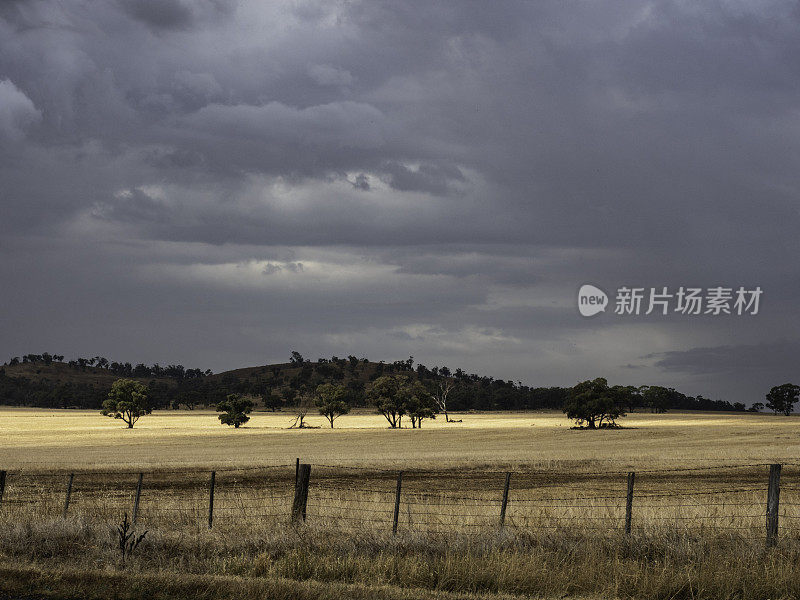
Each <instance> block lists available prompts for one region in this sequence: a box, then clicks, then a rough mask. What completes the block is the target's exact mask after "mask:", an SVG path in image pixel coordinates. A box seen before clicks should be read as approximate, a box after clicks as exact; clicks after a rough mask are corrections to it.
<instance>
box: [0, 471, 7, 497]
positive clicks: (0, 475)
mask: <svg viewBox="0 0 800 600" xmlns="http://www.w3.org/2000/svg"><path fill="white" fill-rule="evenodd" d="M5 491H6V471H0V504H2V503H3V494H4V493H5Z"/></svg>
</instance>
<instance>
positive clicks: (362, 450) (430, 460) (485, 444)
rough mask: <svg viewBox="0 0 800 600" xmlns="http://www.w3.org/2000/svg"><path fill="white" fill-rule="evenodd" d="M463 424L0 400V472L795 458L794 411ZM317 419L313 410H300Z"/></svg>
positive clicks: (545, 416) (501, 418) (798, 439)
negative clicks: (3, 404) (410, 426)
mask: <svg viewBox="0 0 800 600" xmlns="http://www.w3.org/2000/svg"><path fill="white" fill-rule="evenodd" d="M455 416H456V418H460V419H463V423H452V424H448V423H445V422H444V421H443V420H442V419H441V418H439V419H436V420H435V421H426V422H425V426H424V428H423V429H422V430H406V429H404V430H402V431H397V430H390V429H387V428H386V422H385V420H384V419H383V417H381V416H380V415H374V414H370V413H368V412H360V413H357V414H354V415H346V416H344V417H341V418H340V419H339V420H337V422H336V429H333V430H331V429H327V428H325V427H322V428H320V429H310V430H304V431H297V430H288V429H287V428H288V426H289V425H290V424H291V422H292V420H293V419H292V416H291V414H289V413H277V414H273V413H256V414H254V415H253V416H252V419H251V421H250V423H248V424H247V426H246V427H243V428H241V429H239V430H233V429H229V428H227V427H224V426H222V425H220V424H219V421H218V420H217V418H216V414H215V413H213V412H209V411H160V412H157V413H154V414H152V415H149V416H146V417H143V418H142V419H141V420H140V421H139V423H137V424H136V428H135V429H133V430H125V429H124V427H122V426H121V425H122V424H121V423H120V422H119V421H114V420H113V419H108V418H106V417H102V416H101V415H100V414H99V413H95V412H90V411H60V410H42V409H9V408H0V431H2V436H0V465H2V468H7V469H14V468H26V469H32V468H42V469H52V468H61V469H77V468H95V467H98V466H103V467H108V466H111V465H123V466H133V467H136V468H155V467H165V466H187V467H207V466H223V465H226V464H227V465H231V464H232V465H237V466H245V465H264V464H288V463H289V462H291V461H292V460H293V459H294V457H296V456H300V457H302V458H303V459H304V460H307V461H309V462H320V463H325V462H330V461H335V462H336V463H337V464H344V465H359V466H380V467H386V468H406V467H408V466H409V465H414V466H416V467H448V468H455V467H463V466H468V467H470V468H472V467H481V466H491V467H492V468H495V467H506V466H519V465H533V464H536V465H542V466H555V465H570V464H581V465H585V464H592V465H594V466H597V467H607V466H609V465H613V466H614V467H626V468H627V467H637V468H643V467H644V466H648V467H653V466H684V465H693V464H698V463H700V464H719V463H723V462H728V463H742V462H780V461H785V460H794V459H795V458H796V457H797V456H800V427H799V426H798V425H799V424H800V421H798V417H782V416H774V415H767V414H763V415H753V414H720V413H691V414H689V413H667V414H665V415H651V414H645V413H634V414H631V415H630V416H628V417H627V418H625V419H623V420H622V424H623V425H624V427H625V428H624V429H620V430H617V431H604V432H586V431H576V430H571V429H570V422H569V421H568V420H566V419H565V418H564V416H563V415H561V414H559V413H554V412H546V413H482V414H459V415H455ZM309 422H310V423H311V424H315V425H320V426H323V425H324V424H325V421H324V419H323V417H319V416H316V417H310V418H309Z"/></svg>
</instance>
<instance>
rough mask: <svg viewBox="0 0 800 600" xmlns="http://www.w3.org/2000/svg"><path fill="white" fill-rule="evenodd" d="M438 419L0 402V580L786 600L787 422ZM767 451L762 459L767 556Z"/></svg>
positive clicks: (799, 424)
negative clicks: (132, 529)
mask: <svg viewBox="0 0 800 600" xmlns="http://www.w3.org/2000/svg"><path fill="white" fill-rule="evenodd" d="M453 417H454V418H455V419H461V420H462V422H461V423H450V424H448V423H445V422H444V421H443V420H441V419H437V420H435V421H426V422H425V424H424V427H423V429H422V430H411V429H403V430H400V431H398V430H390V429H388V428H387V427H386V423H385V421H384V420H383V418H382V417H381V416H380V415H374V414H370V413H368V412H362V413H357V414H353V415H346V416H344V417H342V418H341V419H340V420H338V421H337V422H336V429H333V430H331V429H330V428H326V427H325V424H326V422H325V421H324V419H323V418H322V417H312V418H309V419H308V422H309V423H310V424H312V425H319V426H320V428H319V429H307V430H302V431H299V430H295V429H288V427H289V425H291V423H292V421H293V417H292V415H291V414H289V413H277V414H272V413H255V414H254V415H253V416H252V419H251V421H250V423H248V426H247V427H244V428H241V429H239V430H233V429H229V428H227V427H223V426H221V425H219V423H218V422H217V420H216V415H215V414H214V413H213V412H208V411H191V412H162V413H156V414H153V415H149V416H146V417H143V418H142V419H141V420H140V421H139V423H137V425H136V428H135V429H133V430H127V429H125V428H124V426H123V425H122V423H121V422H120V421H114V420H112V419H108V418H104V417H102V416H100V415H99V414H96V413H92V412H79V411H45V410H28V409H0V432H2V434H1V435H0V469H6V470H8V471H9V474H8V478H7V486H6V491H5V496H4V500H3V502H2V503H0V523H1V524H2V526H1V527H0V563H2V565H4V566H3V567H2V569H3V570H4V573H3V574H4V575H5V577H1V576H0V580H2V581H5V583H3V584H0V586H4V587H0V591H5V592H7V593H15V594H29V593H36V594H38V593H41V592H42V590H43V589H49V590H51V591H52V592H53V594H55V595H54V597H69V595H68V593H67V592H69V593H72V592H75V593H78V594H79V595H80V597H98V598H100V597H106V596H105V595H107V594H108V590H109V586H111V585H112V584H113V586H115V587H114V594H115V595H116V596H117V597H121V598H125V597H131V598H133V597H164V598H168V597H170V598H171V597H206V598H223V597H224V598H229V597H230V598H233V597H277V598H282V597H286V598H305V597H309V598H311V597H331V598H335V597H364V598H366V597H370V598H371V597H374V598H395V597H397V598H401V597H402V598H418V597H419V598H427V597H448V598H449V597H465V595H466V596H469V597H491V598H499V597H515V596H518V595H534V596H539V597H563V595H564V594H567V595H572V596H585V597H625V598H635V597H655V598H704V597H705V598H745V597H746V598H765V599H766V598H784V597H785V598H790V597H798V596H800V566H798V565H800V560H799V559H800V468H799V467H798V456H800V454H799V453H798V451H799V450H800V420H798V419H797V418H796V417H789V418H786V417H779V416H774V415H751V414H697V413H669V414H665V415H651V414H644V413H641V414H640V413H633V414H631V415H630V416H629V417H627V418H625V419H624V420H623V421H622V424H623V426H624V427H623V428H622V429H618V430H613V431H579V430H572V429H570V423H569V422H568V421H567V420H566V419H565V418H564V417H563V415H561V414H557V413H487V414H457V415H454V416H453ZM295 457H299V458H300V459H301V460H302V461H303V462H304V463H309V464H311V485H310V488H309V498H308V506H307V519H306V521H305V522H301V523H294V524H292V522H291V519H290V513H291V505H292V500H293V490H294V477H295V466H294V461H295ZM768 463H783V464H784V467H783V474H782V495H781V507H780V535H779V538H778V543H777V545H776V547H774V548H770V549H769V550H767V549H766V548H765V537H764V536H765V500H766V489H767V473H768V467H767V464H768ZM211 470H214V471H216V473H215V501H214V512H213V528H212V529H210V530H209V527H208V517H209V493H210V471H211ZM399 471H403V475H402V482H401V489H402V491H401V496H400V504H399V511H398V518H397V534H396V535H395V534H393V533H392V528H393V519H394V509H395V501H396V499H397V496H396V494H397V478H398V474H399ZM629 471H635V472H636V477H635V492H634V496H633V507H632V526H631V532H630V534H626V533H625V531H624V528H625V515H626V500H627V498H626V496H627V483H628V479H627V477H628V476H627V473H628V472H629ZM507 472H510V473H511V475H510V476H509V495H508V502H507V506H506V514H505V520H504V521H503V527H502V528H501V527H500V520H501V517H500V515H501V512H502V497H503V488H504V485H505V481H506V473H507ZM71 473H74V478H73V486H72V488H71V492H70V494H71V496H70V504H69V506H68V510H67V514H66V516H64V504H65V495H66V488H67V486H68V482H69V476H70V474H71ZM139 473H143V476H142V483H143V485H142V492H141V496H140V505H139V508H138V523H137V529H138V531H144V530H147V531H148V535H147V537H146V541H145V542H143V545H142V546H141V548H140V549H139V550H138V551H137V554H136V555H135V556H134V557H133V559H131V560H129V561H128V562H127V563H126V565H125V567H124V568H123V567H122V566H121V563H120V557H119V556H118V553H117V551H116V550H115V545H114V543H115V542H114V539H113V527H112V526H113V525H115V524H117V523H118V522H119V521H120V520H121V517H122V515H123V513H125V512H127V513H129V514H130V513H131V512H132V510H133V505H134V503H135V496H136V488H137V483H138V480H139ZM0 575H2V574H0ZM25 582H28V583H25ZM65 582H69V583H65ZM65 590H66V591H65ZM104 594H105V595H104Z"/></svg>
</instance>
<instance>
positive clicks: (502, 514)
mask: <svg viewBox="0 0 800 600" xmlns="http://www.w3.org/2000/svg"><path fill="white" fill-rule="evenodd" d="M510 485H511V473H506V484H505V486H503V504H502V505H501V506H500V527H504V526H505V524H506V507H507V506H508V488H509V487H510Z"/></svg>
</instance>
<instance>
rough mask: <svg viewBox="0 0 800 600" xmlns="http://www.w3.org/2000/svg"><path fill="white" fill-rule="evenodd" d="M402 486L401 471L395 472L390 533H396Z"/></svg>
mask: <svg viewBox="0 0 800 600" xmlns="http://www.w3.org/2000/svg"><path fill="white" fill-rule="evenodd" d="M402 488H403V472H402V471H400V472H399V473H398V474H397V489H396V490H395V492H394V519H393V520H392V535H397V522H398V521H399V520H400V490H401V489H402Z"/></svg>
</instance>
